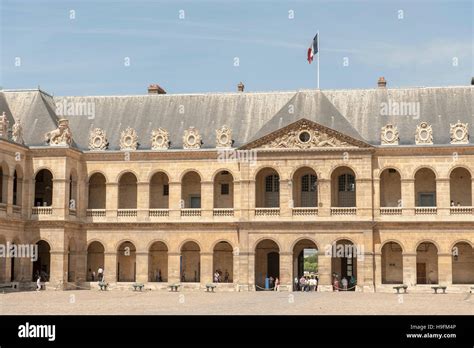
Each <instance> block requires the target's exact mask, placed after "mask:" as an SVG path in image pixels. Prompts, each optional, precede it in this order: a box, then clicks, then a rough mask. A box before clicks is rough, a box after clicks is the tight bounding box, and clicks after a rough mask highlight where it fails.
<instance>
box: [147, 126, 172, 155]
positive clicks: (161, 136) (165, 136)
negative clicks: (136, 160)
mask: <svg viewBox="0 0 474 348" xmlns="http://www.w3.org/2000/svg"><path fill="white" fill-rule="evenodd" d="M169 147H170V135H169V133H168V131H167V130H166V129H163V128H158V129H154V130H153V131H152V132H151V149H152V150H166V149H168V148H169Z"/></svg>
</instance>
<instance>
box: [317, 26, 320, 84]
mask: <svg viewBox="0 0 474 348" xmlns="http://www.w3.org/2000/svg"><path fill="white" fill-rule="evenodd" d="M317 35H318V89H319V56H320V55H321V45H320V42H321V39H320V37H319V30H318V33H317Z"/></svg>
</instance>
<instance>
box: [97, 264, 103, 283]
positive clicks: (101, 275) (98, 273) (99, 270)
mask: <svg viewBox="0 0 474 348" xmlns="http://www.w3.org/2000/svg"><path fill="white" fill-rule="evenodd" d="M97 278H99V282H102V281H103V280H104V269H103V268H102V267H99V269H98V270H97Z"/></svg>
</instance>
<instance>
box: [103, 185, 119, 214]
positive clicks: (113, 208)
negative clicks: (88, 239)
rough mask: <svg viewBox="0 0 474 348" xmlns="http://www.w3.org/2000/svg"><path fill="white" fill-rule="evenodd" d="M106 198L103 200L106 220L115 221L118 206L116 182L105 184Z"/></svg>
mask: <svg viewBox="0 0 474 348" xmlns="http://www.w3.org/2000/svg"><path fill="white" fill-rule="evenodd" d="M105 190H106V192H107V193H106V197H107V200H106V202H105V209H106V213H105V214H106V217H107V220H108V221H116V219H117V208H118V190H119V186H118V183H117V182H108V183H107V184H106V186H105Z"/></svg>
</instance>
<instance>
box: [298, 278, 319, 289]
mask: <svg viewBox="0 0 474 348" xmlns="http://www.w3.org/2000/svg"><path fill="white" fill-rule="evenodd" d="M294 282H295V284H294V288H295V291H318V282H319V278H318V276H317V275H311V276H304V275H303V276H301V278H300V279H299V280H298V278H297V277H295V281H294Z"/></svg>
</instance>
